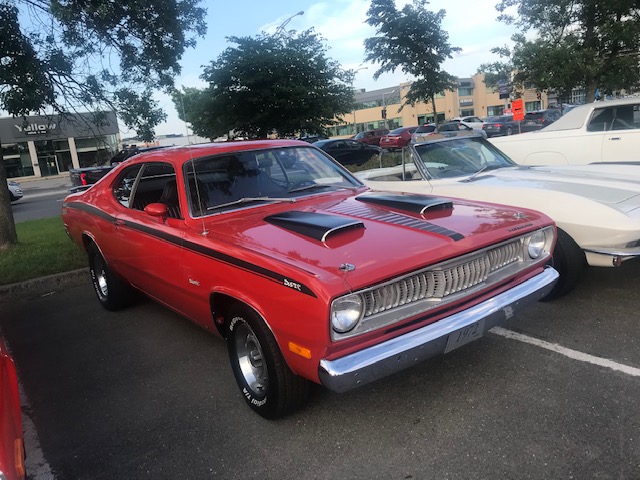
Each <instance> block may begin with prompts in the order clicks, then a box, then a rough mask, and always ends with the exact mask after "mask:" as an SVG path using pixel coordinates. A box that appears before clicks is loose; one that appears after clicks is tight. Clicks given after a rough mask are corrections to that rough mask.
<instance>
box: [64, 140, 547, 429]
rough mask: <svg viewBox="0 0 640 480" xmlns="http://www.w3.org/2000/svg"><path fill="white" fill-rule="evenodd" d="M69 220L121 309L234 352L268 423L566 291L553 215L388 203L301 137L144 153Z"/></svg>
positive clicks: (100, 282)
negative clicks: (137, 309) (138, 310)
mask: <svg viewBox="0 0 640 480" xmlns="http://www.w3.org/2000/svg"><path fill="white" fill-rule="evenodd" d="M62 217H63V220H64V224H65V227H66V229H67V232H68V233H69V235H70V237H71V238H72V239H73V241H74V242H75V243H77V244H78V246H80V247H81V248H82V249H83V250H85V251H86V252H87V255H88V260H89V265H90V272H91V278H92V281H93V286H94V288H95V291H96V294H97V297H98V299H99V301H100V302H101V303H102V305H103V306H104V307H105V308H107V309H117V308H121V307H124V306H126V305H127V304H128V303H129V302H131V301H132V298H133V296H132V292H133V291H135V290H139V291H142V292H144V293H145V294H146V295H147V296H149V297H151V298H153V299H155V300H156V301H158V302H160V303H162V304H164V305H166V306H167V307H169V308H171V309H173V310H175V311H176V312H178V313H180V314H182V315H184V316H185V317H187V318H189V319H191V320H192V321H193V322H195V323H197V324H199V325H201V326H202V327H204V328H205V329H208V330H210V331H212V332H213V333H215V334H217V335H219V336H220V337H222V338H223V339H224V340H225V341H226V342H227V345H228V350H229V357H230V361H231V366H232V370H233V373H234V375H235V379H236V381H237V383H238V385H239V387H240V391H241V393H242V396H243V397H244V399H245V401H246V402H247V403H248V405H249V406H250V407H251V408H252V409H253V410H255V411H256V412H257V413H259V414H260V415H262V416H264V417H266V418H277V417H279V416H282V415H285V414H287V413H289V412H291V411H293V410H295V409H296V408H298V407H300V406H301V405H302V404H303V403H304V402H305V400H306V398H307V394H308V390H309V382H316V383H320V384H322V385H324V386H326V387H327V388H329V389H331V390H334V391H337V392H344V391H347V390H350V389H352V388H355V387H358V386H361V385H365V384H367V383H369V382H371V381H374V380H376V379H379V378H381V377H384V376H386V375H390V374H392V373H394V372H397V371H400V370H402V369H404V368H407V367H409V366H411V365H414V364H415V363H416V362H417V361H419V360H424V359H426V358H429V357H432V356H434V355H436V354H440V353H446V352H449V351H451V350H453V349H455V348H457V347H459V346H462V345H464V344H465V343H467V342H469V341H471V340H474V339H476V338H478V337H480V336H481V335H482V334H483V333H484V332H486V331H487V330H488V329H489V328H491V327H493V326H495V325H498V324H503V323H505V322H506V321H508V319H509V318H511V316H513V315H514V314H515V313H517V311H519V310H520V309H522V308H524V307H525V306H526V305H527V304H529V303H530V302H533V301H536V300H538V299H540V298H542V297H544V296H545V294H546V293H548V291H549V290H550V289H551V288H552V286H553V284H554V282H555V280H556V278H557V272H556V271H555V270H554V269H553V268H551V267H549V265H548V262H549V259H550V258H551V256H550V255H551V252H552V248H553V245H554V243H555V226H554V224H553V222H552V221H551V220H550V219H549V218H548V217H546V216H544V215H543V214H541V213H538V212H535V211H529V210H523V209H515V208H510V207H504V206H496V205H492V204H479V203H474V202H469V201H465V200H453V199H449V198H442V197H433V196H423V195H412V194H409V195H407V194H401V193H382V192H375V191H370V190H369V189H368V188H367V187H365V186H364V185H363V184H362V183H360V181H359V180H357V179H356V178H355V177H353V176H352V175H351V174H350V173H349V172H348V171H347V170H345V169H344V168H343V167H341V166H340V165H339V164H338V163H337V162H335V161H334V160H333V159H331V158H330V157H329V156H328V155H327V154H325V153H324V152H323V151H321V150H320V149H318V148H316V147H314V146H312V145H309V144H308V143H305V142H301V141H296V140H265V141H252V142H231V143H224V144H207V145H195V146H191V147H174V148H168V149H164V150H158V151H155V152H150V153H145V154H140V155H136V156H135V157H132V158H131V159H130V160H128V161H127V162H125V163H123V164H121V165H118V166H117V167H115V168H114V170H113V171H112V172H110V173H109V174H107V175H106V176H105V177H104V178H102V179H101V180H100V181H99V182H98V183H96V184H95V185H94V187H92V188H91V189H89V190H87V191H85V192H82V193H76V194H72V195H69V196H68V197H67V198H66V199H65V201H64V204H63V207H62Z"/></svg>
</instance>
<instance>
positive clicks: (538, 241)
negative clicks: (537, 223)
mask: <svg viewBox="0 0 640 480" xmlns="http://www.w3.org/2000/svg"><path fill="white" fill-rule="evenodd" d="M546 243H547V237H546V235H545V234H544V231H542V230H540V231H537V232H535V233H534V234H533V235H531V236H530V237H529V245H528V247H527V250H528V252H529V256H530V257H531V258H533V259H536V258H539V257H540V255H542V252H544V246H545V245H546Z"/></svg>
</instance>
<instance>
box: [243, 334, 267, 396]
mask: <svg viewBox="0 0 640 480" xmlns="http://www.w3.org/2000/svg"><path fill="white" fill-rule="evenodd" d="M235 338H236V355H237V357H238V366H239V367H240V373H241V375H242V378H243V379H244V382H245V383H246V385H247V387H248V388H249V389H250V390H251V392H252V393H253V394H254V395H255V396H259V397H264V396H265V395H266V393H267V385H268V383H267V381H268V377H267V365H266V363H265V360H264V354H263V352H262V347H261V346H260V342H259V341H258V339H257V338H256V336H255V334H254V333H253V330H251V328H250V327H249V326H248V325H246V324H240V325H239V326H238V329H237V331H236V336H235Z"/></svg>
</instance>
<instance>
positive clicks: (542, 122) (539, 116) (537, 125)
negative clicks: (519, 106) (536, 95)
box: [521, 108, 562, 133]
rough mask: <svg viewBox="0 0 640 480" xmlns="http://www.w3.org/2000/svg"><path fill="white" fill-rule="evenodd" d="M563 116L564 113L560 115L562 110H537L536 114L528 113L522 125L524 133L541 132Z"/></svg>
mask: <svg viewBox="0 0 640 480" xmlns="http://www.w3.org/2000/svg"><path fill="white" fill-rule="evenodd" d="M561 116H562V113H560V110H556V109H555V108H549V109H546V110H536V111H535V112H529V113H526V114H525V115H524V120H523V121H522V125H521V129H522V133H524V132H533V131H534V130H540V129H541V128H544V127H546V126H547V125H550V124H552V123H553V122H555V121H556V120H558V119H559V118H560V117H561Z"/></svg>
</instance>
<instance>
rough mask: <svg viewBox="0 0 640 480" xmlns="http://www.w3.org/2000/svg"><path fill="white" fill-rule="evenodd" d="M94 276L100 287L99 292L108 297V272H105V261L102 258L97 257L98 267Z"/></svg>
mask: <svg viewBox="0 0 640 480" xmlns="http://www.w3.org/2000/svg"><path fill="white" fill-rule="evenodd" d="M94 276H95V279H96V286H97V287H98V290H99V293H100V294H101V295H102V296H103V297H106V296H107V295H108V294H109V288H108V285H107V273H106V272H105V268H104V263H103V262H102V260H101V259H96V268H95V272H94Z"/></svg>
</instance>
